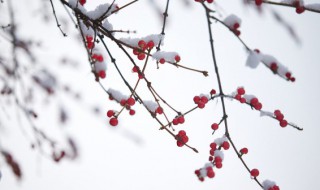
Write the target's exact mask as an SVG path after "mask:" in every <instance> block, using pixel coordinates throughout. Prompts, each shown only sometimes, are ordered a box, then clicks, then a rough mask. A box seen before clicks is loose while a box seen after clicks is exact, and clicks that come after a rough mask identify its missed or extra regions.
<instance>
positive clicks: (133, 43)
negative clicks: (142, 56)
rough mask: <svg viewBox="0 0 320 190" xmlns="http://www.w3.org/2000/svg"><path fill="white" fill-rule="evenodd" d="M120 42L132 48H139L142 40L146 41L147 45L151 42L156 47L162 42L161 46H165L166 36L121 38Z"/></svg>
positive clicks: (151, 35) (152, 35)
mask: <svg viewBox="0 0 320 190" xmlns="http://www.w3.org/2000/svg"><path fill="white" fill-rule="evenodd" d="M119 40H120V41H122V42H124V43H126V44H128V45H130V46H132V47H139V46H138V42H139V41H140V40H144V41H145V42H146V43H148V42H149V41H153V43H154V44H155V45H157V44H159V43H160V41H161V45H163V40H164V36H163V35H161V34H150V35H148V36H145V37H141V38H130V37H129V38H120V39H119Z"/></svg>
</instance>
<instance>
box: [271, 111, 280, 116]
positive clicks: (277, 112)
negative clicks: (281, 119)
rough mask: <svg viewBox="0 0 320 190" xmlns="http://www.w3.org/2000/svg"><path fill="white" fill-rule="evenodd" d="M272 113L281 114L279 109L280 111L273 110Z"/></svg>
mask: <svg viewBox="0 0 320 190" xmlns="http://www.w3.org/2000/svg"><path fill="white" fill-rule="evenodd" d="M273 113H274V115H275V116H277V115H280V114H281V111H280V110H274V112H273Z"/></svg>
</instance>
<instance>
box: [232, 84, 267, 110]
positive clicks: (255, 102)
mask: <svg viewBox="0 0 320 190" xmlns="http://www.w3.org/2000/svg"><path fill="white" fill-rule="evenodd" d="M245 93H246V91H245V90H244V88H243V87H239V88H238V89H237V94H236V95H235V96H234V99H236V100H238V101H239V102H241V103H246V102H247V103H249V104H250V105H251V106H252V107H254V109H256V110H261V108H262V104H261V102H259V99H258V98H256V97H251V98H250V99H248V100H247V99H246V98H245V97H243V95H245Z"/></svg>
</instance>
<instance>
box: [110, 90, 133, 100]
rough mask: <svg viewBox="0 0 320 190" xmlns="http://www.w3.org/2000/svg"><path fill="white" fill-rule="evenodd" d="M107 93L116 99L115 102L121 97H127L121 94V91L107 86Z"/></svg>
mask: <svg viewBox="0 0 320 190" xmlns="http://www.w3.org/2000/svg"><path fill="white" fill-rule="evenodd" d="M107 91H108V93H109V94H111V96H112V97H113V98H114V99H115V100H116V101H117V102H120V101H121V100H122V99H125V100H126V99H128V97H127V96H125V95H123V94H122V93H121V92H119V91H117V90H115V89H112V88H109V89H108V90H107Z"/></svg>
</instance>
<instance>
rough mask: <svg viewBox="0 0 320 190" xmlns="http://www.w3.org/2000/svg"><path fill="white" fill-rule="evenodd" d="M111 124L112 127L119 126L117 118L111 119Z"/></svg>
mask: <svg viewBox="0 0 320 190" xmlns="http://www.w3.org/2000/svg"><path fill="white" fill-rule="evenodd" d="M109 123H110V125H111V126H114V127H115V126H117V125H118V119H117V118H115V117H113V118H111V119H110V120H109Z"/></svg>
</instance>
